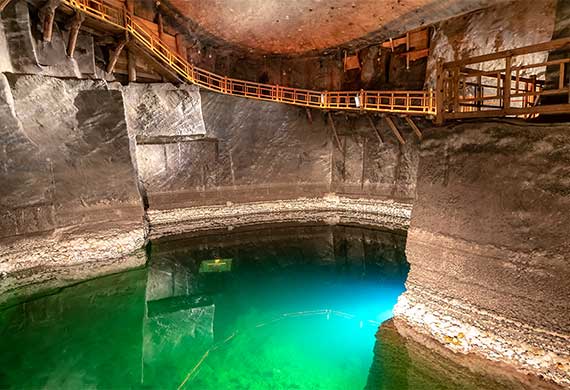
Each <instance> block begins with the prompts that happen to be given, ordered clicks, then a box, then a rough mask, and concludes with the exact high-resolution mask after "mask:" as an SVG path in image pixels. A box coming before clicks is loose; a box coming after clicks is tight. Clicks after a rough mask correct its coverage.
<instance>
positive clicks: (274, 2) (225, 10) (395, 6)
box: [169, 0, 497, 53]
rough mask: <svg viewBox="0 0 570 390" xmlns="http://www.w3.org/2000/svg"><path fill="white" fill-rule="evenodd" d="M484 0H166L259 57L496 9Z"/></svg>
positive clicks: (207, 29)
mask: <svg viewBox="0 0 570 390" xmlns="http://www.w3.org/2000/svg"><path fill="white" fill-rule="evenodd" d="M496 3H497V1H496V0H495V1H488V0H444V1H443V0H438V1H434V0H406V1H401V0H384V1H377V0H359V1H354V0H329V1H318V0H312V1H300V0H296V1H281V0H206V1H190V0H171V1H170V2H169V4H170V5H172V6H173V7H175V9H176V10H177V11H178V12H180V13H181V14H182V15H184V16H185V17H187V18H188V19H190V20H192V21H194V22H195V23H197V24H198V25H200V26H201V27H202V28H204V29H205V30H206V31H208V32H209V33H211V34H213V35H215V36H218V37H220V38H222V39H224V40H226V41H228V42H231V43H234V44H238V45H241V46H246V47H249V48H253V49H257V50H260V51H265V52H274V53H302V52H306V51H311V50H320V49H324V48H328V47H334V46H337V45H340V44H342V43H345V42H348V41H351V40H354V39H357V38H360V37H363V36H365V35H367V34H369V33H372V32H377V31H378V32H381V33H383V34H381V35H384V38H388V37H389V36H392V35H393V34H394V33H396V34H398V33H404V32H405V31H407V30H411V29H414V28H418V27H421V26H422V25H427V24H430V23H434V22H436V21H440V20H444V19H447V18H450V17H452V16H455V15H458V14H461V13H465V12H469V11H474V10H476V9H479V8H482V7H486V6H490V5H493V4H496Z"/></svg>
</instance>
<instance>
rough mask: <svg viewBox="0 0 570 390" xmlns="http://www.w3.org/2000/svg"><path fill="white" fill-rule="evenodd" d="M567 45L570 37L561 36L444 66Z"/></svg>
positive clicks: (467, 63)
mask: <svg viewBox="0 0 570 390" xmlns="http://www.w3.org/2000/svg"><path fill="white" fill-rule="evenodd" d="M567 47H570V38H561V39H556V40H553V41H549V42H543V43H539V44H536V45H530V46H525V47H520V48H517V49H512V50H504V51H500V52H497V53H491V54H484V55H480V56H476V57H471V58H464V59H462V60H458V61H451V62H446V63H445V64H444V67H445V68H450V67H456V66H460V67H463V66H465V65H470V64H476V63H478V62H487V61H494V60H498V59H501V58H505V57H516V56H521V55H525V54H530V53H536V52H541V51H551V50H556V49H562V48H567Z"/></svg>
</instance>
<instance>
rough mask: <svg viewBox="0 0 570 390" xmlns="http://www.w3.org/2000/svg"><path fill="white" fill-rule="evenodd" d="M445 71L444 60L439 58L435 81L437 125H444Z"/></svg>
mask: <svg viewBox="0 0 570 390" xmlns="http://www.w3.org/2000/svg"><path fill="white" fill-rule="evenodd" d="M444 72H445V70H444V69H443V61H442V60H441V59H439V60H438V61H437V70H436V82H435V107H436V109H435V123H436V124H437V125H442V124H443V121H444V120H445V118H444V115H443V114H444V112H443V110H444V105H443V99H444V93H443V84H444V82H443V81H444Z"/></svg>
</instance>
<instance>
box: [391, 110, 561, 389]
mask: <svg viewBox="0 0 570 390" xmlns="http://www.w3.org/2000/svg"><path fill="white" fill-rule="evenodd" d="M568 130H569V128H568V125H551V124H546V125H538V124H536V125H532V124H524V123H522V122H514V123H511V122H505V121H500V122H499V121H498V122H487V123H476V122H473V123H464V124H457V125H454V126H449V127H447V128H438V129H434V131H432V132H431V133H429V134H428V138H427V139H426V140H425V142H424V143H423V148H422V155H421V160H420V168H419V173H418V183H417V199H416V202H415V204H414V209H413V213H412V220H411V227H410V229H409V232H408V242H407V248H406V253H407V257H408V261H409V262H410V264H411V270H410V274H409V277H408V281H407V291H406V293H405V294H404V295H403V297H401V299H400V301H399V303H398V306H397V308H396V313H397V315H398V316H399V317H400V318H402V319H404V320H406V321H407V322H408V323H410V324H411V325H412V326H413V327H415V328H416V329H419V330H420V331H422V332H424V333H426V334H429V335H431V336H433V337H435V338H436V339H437V340H439V341H440V342H442V343H443V344H445V345H446V346H448V347H449V348H451V349H453V350H455V351H458V352H462V353H468V352H473V353H476V354H480V355H483V356H485V357H487V358H490V359H493V360H499V361H503V362H507V363H509V364H510V365H514V366H515V367H518V368H520V369H521V370H524V371H530V372H535V373H539V374H541V375H543V376H544V377H545V378H548V379H550V380H553V381H556V382H558V383H561V384H566V385H568V384H570V349H569V348H568V346H569V345H570V284H569V283H568V280H569V279H570V267H568V258H569V257H570V246H569V243H568V239H567V235H568V234H567V233H568V231H570V217H569V216H570V213H569V211H570V182H569V181H568V180H567V177H568V175H569V173H570V161H569V160H568V157H567V156H568V153H569V152H570V149H569V146H568V145H569V140H570V139H569V136H568Z"/></svg>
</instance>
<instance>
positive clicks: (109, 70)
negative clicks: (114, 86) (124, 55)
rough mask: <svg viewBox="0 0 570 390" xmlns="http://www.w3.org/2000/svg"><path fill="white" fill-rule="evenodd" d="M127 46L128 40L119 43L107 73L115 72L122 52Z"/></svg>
mask: <svg viewBox="0 0 570 390" xmlns="http://www.w3.org/2000/svg"><path fill="white" fill-rule="evenodd" d="M126 44H127V39H126V38H123V39H121V40H120V41H119V43H118V45H117V47H116V48H115V50H114V51H113V53H112V54H111V57H110V59H109V63H108V64H107V73H113V71H114V70H115V65H117V60H118V59H119V56H120V55H121V52H122V51H123V48H124V47H125V45H126Z"/></svg>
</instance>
